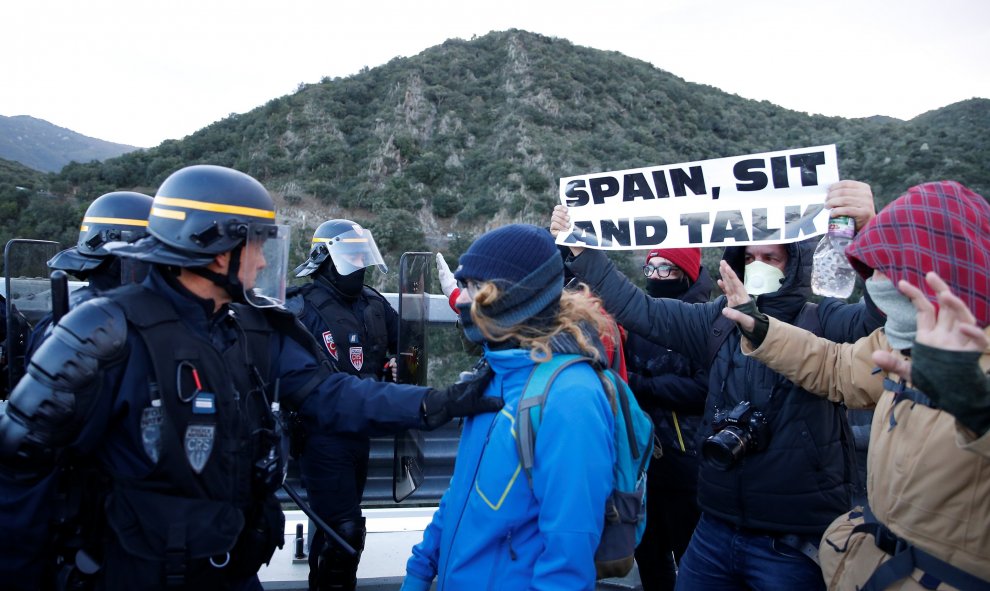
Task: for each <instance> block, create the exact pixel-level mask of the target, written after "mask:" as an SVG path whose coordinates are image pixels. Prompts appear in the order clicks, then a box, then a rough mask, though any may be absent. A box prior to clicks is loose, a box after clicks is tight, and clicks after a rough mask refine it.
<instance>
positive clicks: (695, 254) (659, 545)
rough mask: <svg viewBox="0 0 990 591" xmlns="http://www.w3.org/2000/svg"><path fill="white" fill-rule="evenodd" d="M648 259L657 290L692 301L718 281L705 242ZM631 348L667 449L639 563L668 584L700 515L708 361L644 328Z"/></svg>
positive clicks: (650, 289)
mask: <svg viewBox="0 0 990 591" xmlns="http://www.w3.org/2000/svg"><path fill="white" fill-rule="evenodd" d="M645 262H646V264H645V265H643V272H644V273H645V274H646V292H647V293H648V294H650V296H652V297H657V298H660V297H665V298H675V299H678V300H680V301H682V302H692V303H695V302H707V301H708V300H709V299H710V296H711V291H712V288H713V287H714V283H713V282H712V278H711V275H709V274H708V270H707V269H705V268H704V267H703V266H702V265H701V249H700V248H658V249H654V250H651V251H650V252H649V253H647V255H646V261H645ZM625 354H626V366H627V368H628V370H629V380H628V382H629V387H630V388H632V391H633V393H634V394H635V395H636V399H637V400H638V401H639V404H640V407H642V408H643V410H645V411H647V412H648V413H649V414H650V418H652V419H653V424H654V425H655V427H656V436H657V441H658V444H657V445H658V447H659V448H661V449H662V452H663V455H661V456H660V457H659V458H654V460H653V461H652V462H650V468H649V473H648V476H649V478H648V479H647V481H646V486H647V495H646V499H647V511H646V517H647V520H646V531H645V532H644V533H643V540H642V541H641V542H640V544H639V546H638V547H637V548H636V563H637V565H638V566H639V578H640V581H642V583H643V590H644V591H668V590H671V589H673V588H674V581H675V580H676V578H677V567H676V562H679V561H680V560H681V556H683V555H684V551H685V550H686V549H687V545H688V541H689V540H690V539H691V534H692V533H694V526H695V525H696V524H697V523H698V518H699V517H700V516H701V513H700V511H699V510H698V500H697V498H698V453H699V450H698V444H697V442H696V441H695V434H696V433H698V431H699V429H700V428H701V419H702V413H703V412H704V410H705V396H706V395H707V393H708V368H707V367H705V366H702V365H700V364H697V363H692V362H691V360H689V359H688V358H687V357H685V356H684V355H681V354H680V353H677V352H675V351H671V350H670V349H668V348H666V347H663V346H661V345H658V344H656V343H652V342H650V341H648V340H646V339H644V338H643V337H641V336H639V335H637V334H629V336H628V337H627V338H626V343H625ZM675 560H676V562H675Z"/></svg>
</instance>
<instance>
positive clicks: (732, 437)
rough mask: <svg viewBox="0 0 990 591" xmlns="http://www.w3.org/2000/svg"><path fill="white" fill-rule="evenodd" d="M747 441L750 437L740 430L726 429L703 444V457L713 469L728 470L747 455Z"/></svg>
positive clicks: (730, 427) (731, 427)
mask: <svg viewBox="0 0 990 591" xmlns="http://www.w3.org/2000/svg"><path fill="white" fill-rule="evenodd" d="M747 439H749V437H748V435H747V434H746V433H744V432H742V431H741V430H739V428H737V427H733V426H729V427H726V428H724V429H722V430H721V431H719V432H718V433H716V434H714V435H712V436H711V437H709V438H708V439H706V440H705V441H704V443H702V444H701V455H702V456H703V457H704V458H705V461H707V462H709V463H710V464H711V465H712V466H713V467H715V468H717V469H719V470H728V469H729V468H731V467H732V465H733V464H735V463H736V461H737V460H739V458H741V457H742V455H743V454H744V453H746V442H747Z"/></svg>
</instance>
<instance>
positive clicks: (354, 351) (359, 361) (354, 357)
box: [351, 347, 364, 371]
mask: <svg viewBox="0 0 990 591" xmlns="http://www.w3.org/2000/svg"><path fill="white" fill-rule="evenodd" d="M351 365H353V366H354V369H356V370H358V371H361V368H362V367H363V366H364V347H351Z"/></svg>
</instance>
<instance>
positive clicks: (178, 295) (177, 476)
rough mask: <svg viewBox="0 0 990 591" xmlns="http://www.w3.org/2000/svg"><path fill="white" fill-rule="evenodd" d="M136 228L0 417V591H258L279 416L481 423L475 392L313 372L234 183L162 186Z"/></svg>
mask: <svg viewBox="0 0 990 591" xmlns="http://www.w3.org/2000/svg"><path fill="white" fill-rule="evenodd" d="M148 231H149V233H150V236H148V237H146V238H144V239H142V240H139V241H138V242H136V243H134V244H130V245H120V246H119V247H118V248H116V249H114V250H113V251H112V252H113V253H114V254H117V255H119V256H126V257H132V258H135V259H137V260H141V261H145V262H147V263H150V264H151V265H152V269H151V270H150V271H149V273H148V276H147V277H146V278H145V280H144V281H143V282H142V283H141V284H133V285H127V286H123V287H121V288H119V289H117V290H112V291H110V292H107V293H105V294H103V296H102V297H98V298H95V299H93V300H90V301H88V302H86V303H84V304H82V305H80V306H78V307H77V308H75V309H73V310H72V311H70V312H69V314H67V315H66V316H65V317H63V318H62V319H61V321H60V322H59V323H58V324H57V325H56V326H55V327H54V329H53V330H52V334H51V336H50V337H49V338H48V339H47V340H46V341H45V342H44V343H43V344H42V345H41V347H39V349H38V350H37V352H36V353H35V355H34V357H33V358H32V359H31V362H30V365H29V368H28V372H27V375H25V377H24V378H23V379H22V380H21V381H20V383H19V384H18V386H17V387H16V388H15V390H14V392H13V394H12V395H11V398H10V401H9V404H8V405H7V409H6V412H5V414H4V415H3V416H2V417H0V522H2V523H4V526H5V532H4V536H2V537H0V577H2V580H3V581H4V585H8V586H10V587H13V588H23V589H36V588H41V587H47V586H56V585H58V586H60V587H62V588H82V589H86V588H100V589H111V590H118V589H164V588H166V587H168V588H178V589H235V590H241V589H260V583H259V582H258V579H257V571H258V568H259V567H260V566H261V565H262V564H264V563H266V562H267V561H268V560H269V559H270V558H271V556H272V553H273V552H274V550H275V548H276V547H277V546H279V545H281V544H282V540H283V527H284V516H283V515H282V511H281V508H280V506H279V504H278V502H277V501H276V499H275V496H274V491H275V490H276V489H277V488H278V486H279V485H280V483H281V482H282V479H283V478H284V472H283V468H282V466H284V452H283V449H282V445H281V443H282V438H281V433H280V424H279V417H278V412H279V408H280V406H281V407H286V408H289V409H292V410H295V411H297V412H298V414H299V415H300V416H301V418H302V421H303V422H304V423H305V424H306V426H307V428H308V429H310V430H312V431H321V430H337V431H343V432H368V433H388V432H396V431H400V430H403V429H408V428H435V427H437V426H439V425H440V424H443V423H445V422H446V421H448V420H450V418H452V417H453V416H462V415H467V414H473V413H476V412H483V411H484V412H490V411H491V408H490V406H491V404H490V403H489V402H488V400H486V399H484V398H483V397H482V391H483V386H482V385H481V384H480V383H478V382H475V383H469V384H466V385H455V386H451V387H449V388H445V389H442V390H436V389H431V388H422V387H415V386H407V385H399V384H387V383H379V382H373V381H370V380H360V379H358V378H355V377H353V376H350V375H347V374H344V373H341V372H334V371H332V368H330V367H329V364H328V363H326V362H325V360H324V359H323V357H322V354H321V353H319V351H318V350H317V345H316V343H315V342H314V340H313V338H312V336H311V335H309V334H308V333H307V332H306V331H305V329H303V328H302V327H301V326H300V325H299V323H298V322H297V321H296V320H295V318H294V317H293V316H292V315H291V314H290V313H288V312H287V311H285V309H284V308H282V307H280V306H279V303H280V288H281V289H282V290H284V285H285V273H284V271H285V265H286V264H287V262H288V261H287V259H288V256H287V250H286V247H287V244H288V240H287V238H288V232H287V228H286V227H284V226H279V225H277V224H276V223H275V208H274V203H273V201H272V198H271V196H270V195H269V194H268V192H267V191H266V190H265V188H264V187H263V186H262V185H261V184H260V183H259V182H258V181H256V180H255V179H253V178H252V177H250V176H248V175H246V174H243V173H240V172H237V171H235V170H231V169H228V168H223V167H218V166H209V165H197V166H190V167H186V168H183V169H181V170H179V171H177V172H175V173H173V174H172V175H171V176H169V177H168V178H167V179H166V180H165V181H164V182H163V183H162V185H161V187H160V188H159V190H158V192H157V194H156V196H155V199H154V203H153V205H152V208H151V214H150V217H149V222H148Z"/></svg>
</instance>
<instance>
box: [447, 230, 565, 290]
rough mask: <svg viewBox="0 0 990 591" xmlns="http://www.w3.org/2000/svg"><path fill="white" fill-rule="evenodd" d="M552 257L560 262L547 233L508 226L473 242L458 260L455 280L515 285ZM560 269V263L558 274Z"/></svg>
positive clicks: (558, 254) (561, 267)
mask: <svg viewBox="0 0 990 591" xmlns="http://www.w3.org/2000/svg"><path fill="white" fill-rule="evenodd" d="M551 257H556V258H557V259H560V252H559V251H558V250H557V245H556V244H555V243H554V241H553V236H551V235H550V232H548V231H547V230H546V229H544V228H539V227H537V226H533V225H530V224H509V225H508V226H502V227H501V228H497V229H495V230H492V231H491V232H487V233H485V234H482V235H481V236H480V237H479V238H478V239H477V240H475V241H474V243H473V244H471V246H470V248H468V250H467V252H466V253H464V254H463V255H462V256H461V259H460V267H458V268H457V271H455V272H454V277H455V278H456V279H462V280H463V279H474V280H475V281H495V282H499V280H501V281H505V282H509V283H515V282H517V281H520V280H521V279H523V278H524V277H526V276H527V275H529V274H530V273H532V272H533V271H534V270H535V269H536V268H537V267H539V266H540V265H542V264H543V263H545V262H546V261H547V259H549V258H551ZM563 268H564V267H563V263H561V266H560V270H561V272H563ZM561 282H563V279H561ZM500 287H501V286H500Z"/></svg>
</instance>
